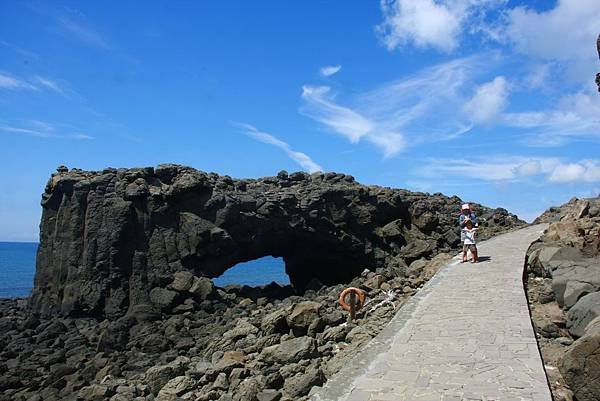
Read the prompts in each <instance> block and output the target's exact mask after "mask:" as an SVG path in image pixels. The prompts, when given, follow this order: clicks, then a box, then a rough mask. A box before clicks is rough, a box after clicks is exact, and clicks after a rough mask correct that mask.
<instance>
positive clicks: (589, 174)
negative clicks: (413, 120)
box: [415, 155, 600, 184]
mask: <svg viewBox="0 0 600 401" xmlns="http://www.w3.org/2000/svg"><path fill="white" fill-rule="evenodd" d="M415 173H416V174H417V175H421V176H424V177H431V178H433V177H435V178H438V179H439V178H443V179H445V180H447V179H453V178H454V179H457V180H464V178H473V179H477V180H482V181H492V182H494V181H522V180H524V179H526V178H532V177H536V176H537V177H539V178H540V179H542V180H546V181H547V182H550V183H555V184H560V183H574V182H587V183H591V182H600V162H599V161H598V160H579V161H573V162H565V161H563V160H561V159H559V158H556V157H523V156H508V155H491V156H488V157H485V158H471V159H467V158H463V159H429V160H427V161H426V162H425V163H423V164H422V165H420V167H419V170H417V171H415Z"/></svg>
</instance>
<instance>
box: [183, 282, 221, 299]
mask: <svg viewBox="0 0 600 401" xmlns="http://www.w3.org/2000/svg"><path fill="white" fill-rule="evenodd" d="M189 291H190V292H191V293H192V294H194V296H196V297H197V298H198V299H199V300H202V301H203V300H205V299H207V298H209V297H210V296H211V295H212V294H213V292H214V291H215V286H214V284H213V282H212V280H211V279H209V278H206V277H194V281H193V283H192V286H191V287H190V289H189Z"/></svg>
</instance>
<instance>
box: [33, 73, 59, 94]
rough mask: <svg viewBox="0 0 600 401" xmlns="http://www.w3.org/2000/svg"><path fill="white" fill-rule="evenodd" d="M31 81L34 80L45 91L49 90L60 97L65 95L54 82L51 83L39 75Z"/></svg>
mask: <svg viewBox="0 0 600 401" xmlns="http://www.w3.org/2000/svg"><path fill="white" fill-rule="evenodd" d="M33 79H35V80H36V81H37V82H38V83H39V84H40V85H42V86H43V87H45V88H46V89H49V90H51V91H53V92H56V93H58V94H61V95H64V94H65V92H64V90H63V88H62V87H61V86H60V85H59V84H58V83H57V82H56V81H53V80H51V79H49V78H45V77H41V76H39V75H36V76H34V77H33Z"/></svg>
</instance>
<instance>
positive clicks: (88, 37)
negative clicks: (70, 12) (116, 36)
mask: <svg viewBox="0 0 600 401" xmlns="http://www.w3.org/2000/svg"><path fill="white" fill-rule="evenodd" d="M58 22H59V23H60V25H61V26H62V27H63V28H64V29H65V30H66V31H67V32H68V33H69V34H70V35H72V37H73V38H75V39H77V40H79V41H80V42H83V43H85V44H87V45H90V46H95V47H99V48H102V49H105V50H109V49H110V48H111V47H110V45H109V44H108V42H107V41H106V40H105V39H104V38H103V37H102V35H100V34H99V33H98V32H96V31H94V30H93V29H91V28H90V27H87V26H84V25H83V24H81V23H78V22H75V21H74V20H72V19H70V18H67V17H65V16H60V17H58Z"/></svg>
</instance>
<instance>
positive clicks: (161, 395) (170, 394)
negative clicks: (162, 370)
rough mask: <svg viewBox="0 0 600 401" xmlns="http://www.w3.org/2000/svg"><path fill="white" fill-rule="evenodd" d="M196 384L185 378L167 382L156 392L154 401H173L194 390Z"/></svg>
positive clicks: (176, 378)
mask: <svg viewBox="0 0 600 401" xmlns="http://www.w3.org/2000/svg"><path fill="white" fill-rule="evenodd" d="M195 384H196V382H195V381H194V380H193V379H191V378H189V377H187V376H177V377H174V378H173V379H171V380H169V381H168V382H167V383H166V384H165V385H164V386H163V387H162V388H161V389H160V391H159V392H158V395H157V396H156V401H174V400H176V399H177V397H178V396H180V395H182V394H184V393H186V392H188V391H190V390H191V389H193V388H194V386H195Z"/></svg>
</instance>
